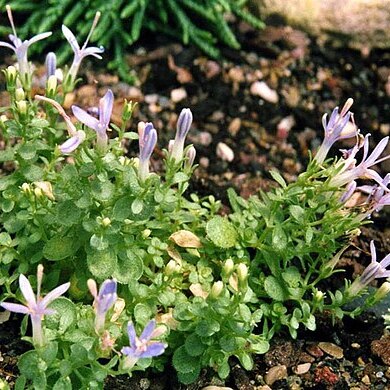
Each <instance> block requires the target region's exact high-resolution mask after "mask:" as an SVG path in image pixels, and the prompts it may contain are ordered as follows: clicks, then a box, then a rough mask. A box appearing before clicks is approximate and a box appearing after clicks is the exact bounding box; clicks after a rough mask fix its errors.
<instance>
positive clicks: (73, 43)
mask: <svg viewBox="0 0 390 390" xmlns="http://www.w3.org/2000/svg"><path fill="white" fill-rule="evenodd" d="M62 33H63V34H64V36H65V38H66V40H67V41H68V42H69V45H70V46H71V47H72V50H73V51H74V52H75V53H77V52H78V51H79V50H80V46H79V44H78V42H77V39H76V37H75V36H74V34H73V33H72V31H70V30H69V28H68V27H66V26H65V25H64V24H63V25H62Z"/></svg>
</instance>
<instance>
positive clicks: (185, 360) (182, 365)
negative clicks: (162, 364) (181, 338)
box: [172, 345, 199, 379]
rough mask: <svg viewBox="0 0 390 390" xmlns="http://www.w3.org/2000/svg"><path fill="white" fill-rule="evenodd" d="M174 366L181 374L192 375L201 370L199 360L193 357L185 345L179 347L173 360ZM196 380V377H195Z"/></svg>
mask: <svg viewBox="0 0 390 390" xmlns="http://www.w3.org/2000/svg"><path fill="white" fill-rule="evenodd" d="M172 363H173V366H174V367H175V369H176V371H178V372H179V373H181V374H190V373H192V372H194V371H196V370H197V368H199V358H198V357H196V356H191V355H190V354H189V353H188V352H187V350H186V348H185V346H184V345H182V346H181V347H179V348H178V349H177V350H176V351H175V353H174V354H173V358H172ZM195 379H196V377H195Z"/></svg>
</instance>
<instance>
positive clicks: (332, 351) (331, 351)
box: [318, 342, 344, 359]
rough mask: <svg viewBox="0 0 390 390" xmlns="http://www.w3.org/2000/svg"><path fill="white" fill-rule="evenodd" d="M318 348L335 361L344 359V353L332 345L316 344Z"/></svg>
mask: <svg viewBox="0 0 390 390" xmlns="http://www.w3.org/2000/svg"><path fill="white" fill-rule="evenodd" d="M318 346H319V347H320V348H321V349H322V350H323V351H324V352H325V353H327V354H328V355H330V356H333V357H335V358H336V359H342V358H343V357H344V351H343V349H342V348H340V347H338V346H337V345H336V344H333V343H324V342H321V343H318Z"/></svg>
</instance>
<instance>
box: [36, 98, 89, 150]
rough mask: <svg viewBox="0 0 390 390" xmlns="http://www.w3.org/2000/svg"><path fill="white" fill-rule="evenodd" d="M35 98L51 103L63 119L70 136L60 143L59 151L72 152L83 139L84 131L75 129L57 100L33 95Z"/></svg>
mask: <svg viewBox="0 0 390 390" xmlns="http://www.w3.org/2000/svg"><path fill="white" fill-rule="evenodd" d="M35 99H37V100H41V101H44V102H46V103H49V104H51V105H52V106H53V107H54V108H55V109H56V110H57V111H58V113H59V114H60V115H61V116H62V118H63V119H64V120H65V123H66V128H67V130H68V134H69V136H70V138H69V139H67V140H66V141H65V142H64V143H63V144H62V145H60V147H59V148H60V151H61V153H64V154H68V153H72V152H73V151H74V150H76V148H77V147H78V146H79V145H80V144H81V143H82V142H83V141H84V140H85V133H84V131H82V130H77V129H76V127H75V125H74V124H73V122H72V120H71V119H70V118H69V116H68V115H67V113H66V112H65V110H64V109H63V107H62V106H61V104H60V103H58V102H57V101H55V100H53V99H49V98H47V97H46V96H41V95H35Z"/></svg>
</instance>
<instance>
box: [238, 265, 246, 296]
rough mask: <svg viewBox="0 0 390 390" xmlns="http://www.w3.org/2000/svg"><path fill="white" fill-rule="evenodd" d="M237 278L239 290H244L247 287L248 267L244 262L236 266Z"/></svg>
mask: <svg viewBox="0 0 390 390" xmlns="http://www.w3.org/2000/svg"><path fill="white" fill-rule="evenodd" d="M237 278H238V286H239V288H240V290H242V291H245V290H246V289H247V288H248V267H247V266H246V265H245V264H244V263H240V264H238V266H237Z"/></svg>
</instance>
